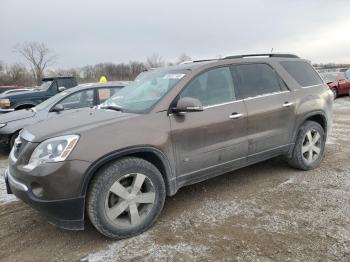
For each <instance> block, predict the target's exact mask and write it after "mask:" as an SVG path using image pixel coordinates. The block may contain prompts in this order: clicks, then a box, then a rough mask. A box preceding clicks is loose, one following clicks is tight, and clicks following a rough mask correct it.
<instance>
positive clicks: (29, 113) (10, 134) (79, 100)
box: [0, 82, 128, 147]
mask: <svg viewBox="0 0 350 262" xmlns="http://www.w3.org/2000/svg"><path fill="white" fill-rule="evenodd" d="M127 84H128V82H108V83H103V84H102V83H91V84H82V85H79V86H76V87H73V88H69V89H67V90H65V91H62V92H60V93H58V94H56V95H55V96H53V97H51V98H49V99H47V100H46V101H44V102H42V103H40V104H39V105H37V106H35V107H32V108H28V109H23V110H18V111H15V112H11V113H8V114H1V115H0V143H4V144H9V145H10V146H11V147H12V146H13V143H14V141H15V138H16V137H17V136H18V133H19V132H20V130H22V129H23V128H24V127H25V126H28V125H33V124H36V123H38V122H42V121H45V120H46V119H48V118H51V117H54V116H57V115H58V114H60V115H62V114H66V113H69V112H72V110H77V109H79V108H84V107H93V106H95V105H98V104H100V103H103V102H104V101H106V100H107V99H108V98H110V97H111V96H113V95H114V94H115V93H116V92H118V91H119V90H120V89H122V88H123V87H124V86H125V85H127Z"/></svg>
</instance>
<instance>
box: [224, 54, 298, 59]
mask: <svg viewBox="0 0 350 262" xmlns="http://www.w3.org/2000/svg"><path fill="white" fill-rule="evenodd" d="M255 56H268V57H284V58H299V56H297V55H293V54H278V53H277V54H271V53H270V54H248V55H233V56H226V57H224V58H223V59H234V58H245V57H255Z"/></svg>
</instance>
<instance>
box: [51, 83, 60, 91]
mask: <svg viewBox="0 0 350 262" xmlns="http://www.w3.org/2000/svg"><path fill="white" fill-rule="evenodd" d="M57 89H58V86H57V82H56V81H53V82H52V84H51V86H50V90H51V92H52V91H54V92H57Z"/></svg>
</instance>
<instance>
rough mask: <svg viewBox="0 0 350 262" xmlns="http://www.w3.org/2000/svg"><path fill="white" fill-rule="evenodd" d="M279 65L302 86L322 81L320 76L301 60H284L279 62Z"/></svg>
mask: <svg viewBox="0 0 350 262" xmlns="http://www.w3.org/2000/svg"><path fill="white" fill-rule="evenodd" d="M281 65H282V66H283V67H284V69H285V70H286V71H287V72H288V73H289V74H290V75H291V76H292V77H293V78H294V79H295V80H296V81H297V82H298V83H299V85H301V86H302V87H306V86H314V85H319V84H322V83H323V81H322V79H321V77H320V76H319V75H318V74H317V73H316V71H315V70H314V69H313V68H312V66H311V65H310V64H309V63H306V62H303V61H284V62H281Z"/></svg>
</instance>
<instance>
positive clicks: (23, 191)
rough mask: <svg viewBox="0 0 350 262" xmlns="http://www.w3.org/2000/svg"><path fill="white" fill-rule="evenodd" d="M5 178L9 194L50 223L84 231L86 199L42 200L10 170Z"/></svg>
mask: <svg viewBox="0 0 350 262" xmlns="http://www.w3.org/2000/svg"><path fill="white" fill-rule="evenodd" d="M4 177H5V183H6V189H7V193H8V194H14V195H15V196H16V197H17V198H19V199H21V200H22V201H23V202H25V203H26V204H28V205H29V206H31V207H33V208H34V209H36V210H38V211H39V212H40V213H42V214H44V215H45V216H46V217H47V220H48V221H49V222H50V223H52V224H54V225H56V226H58V227H60V228H64V229H69V230H82V229H84V204H85V197H83V196H82V197H77V198H70V199H61V200H42V199H38V198H37V197H35V195H34V194H33V193H32V192H31V189H30V188H29V187H28V186H27V185H26V184H25V183H23V182H21V181H19V180H18V179H16V178H14V177H13V176H11V174H10V173H9V172H8V170H6V172H5V176H4Z"/></svg>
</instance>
